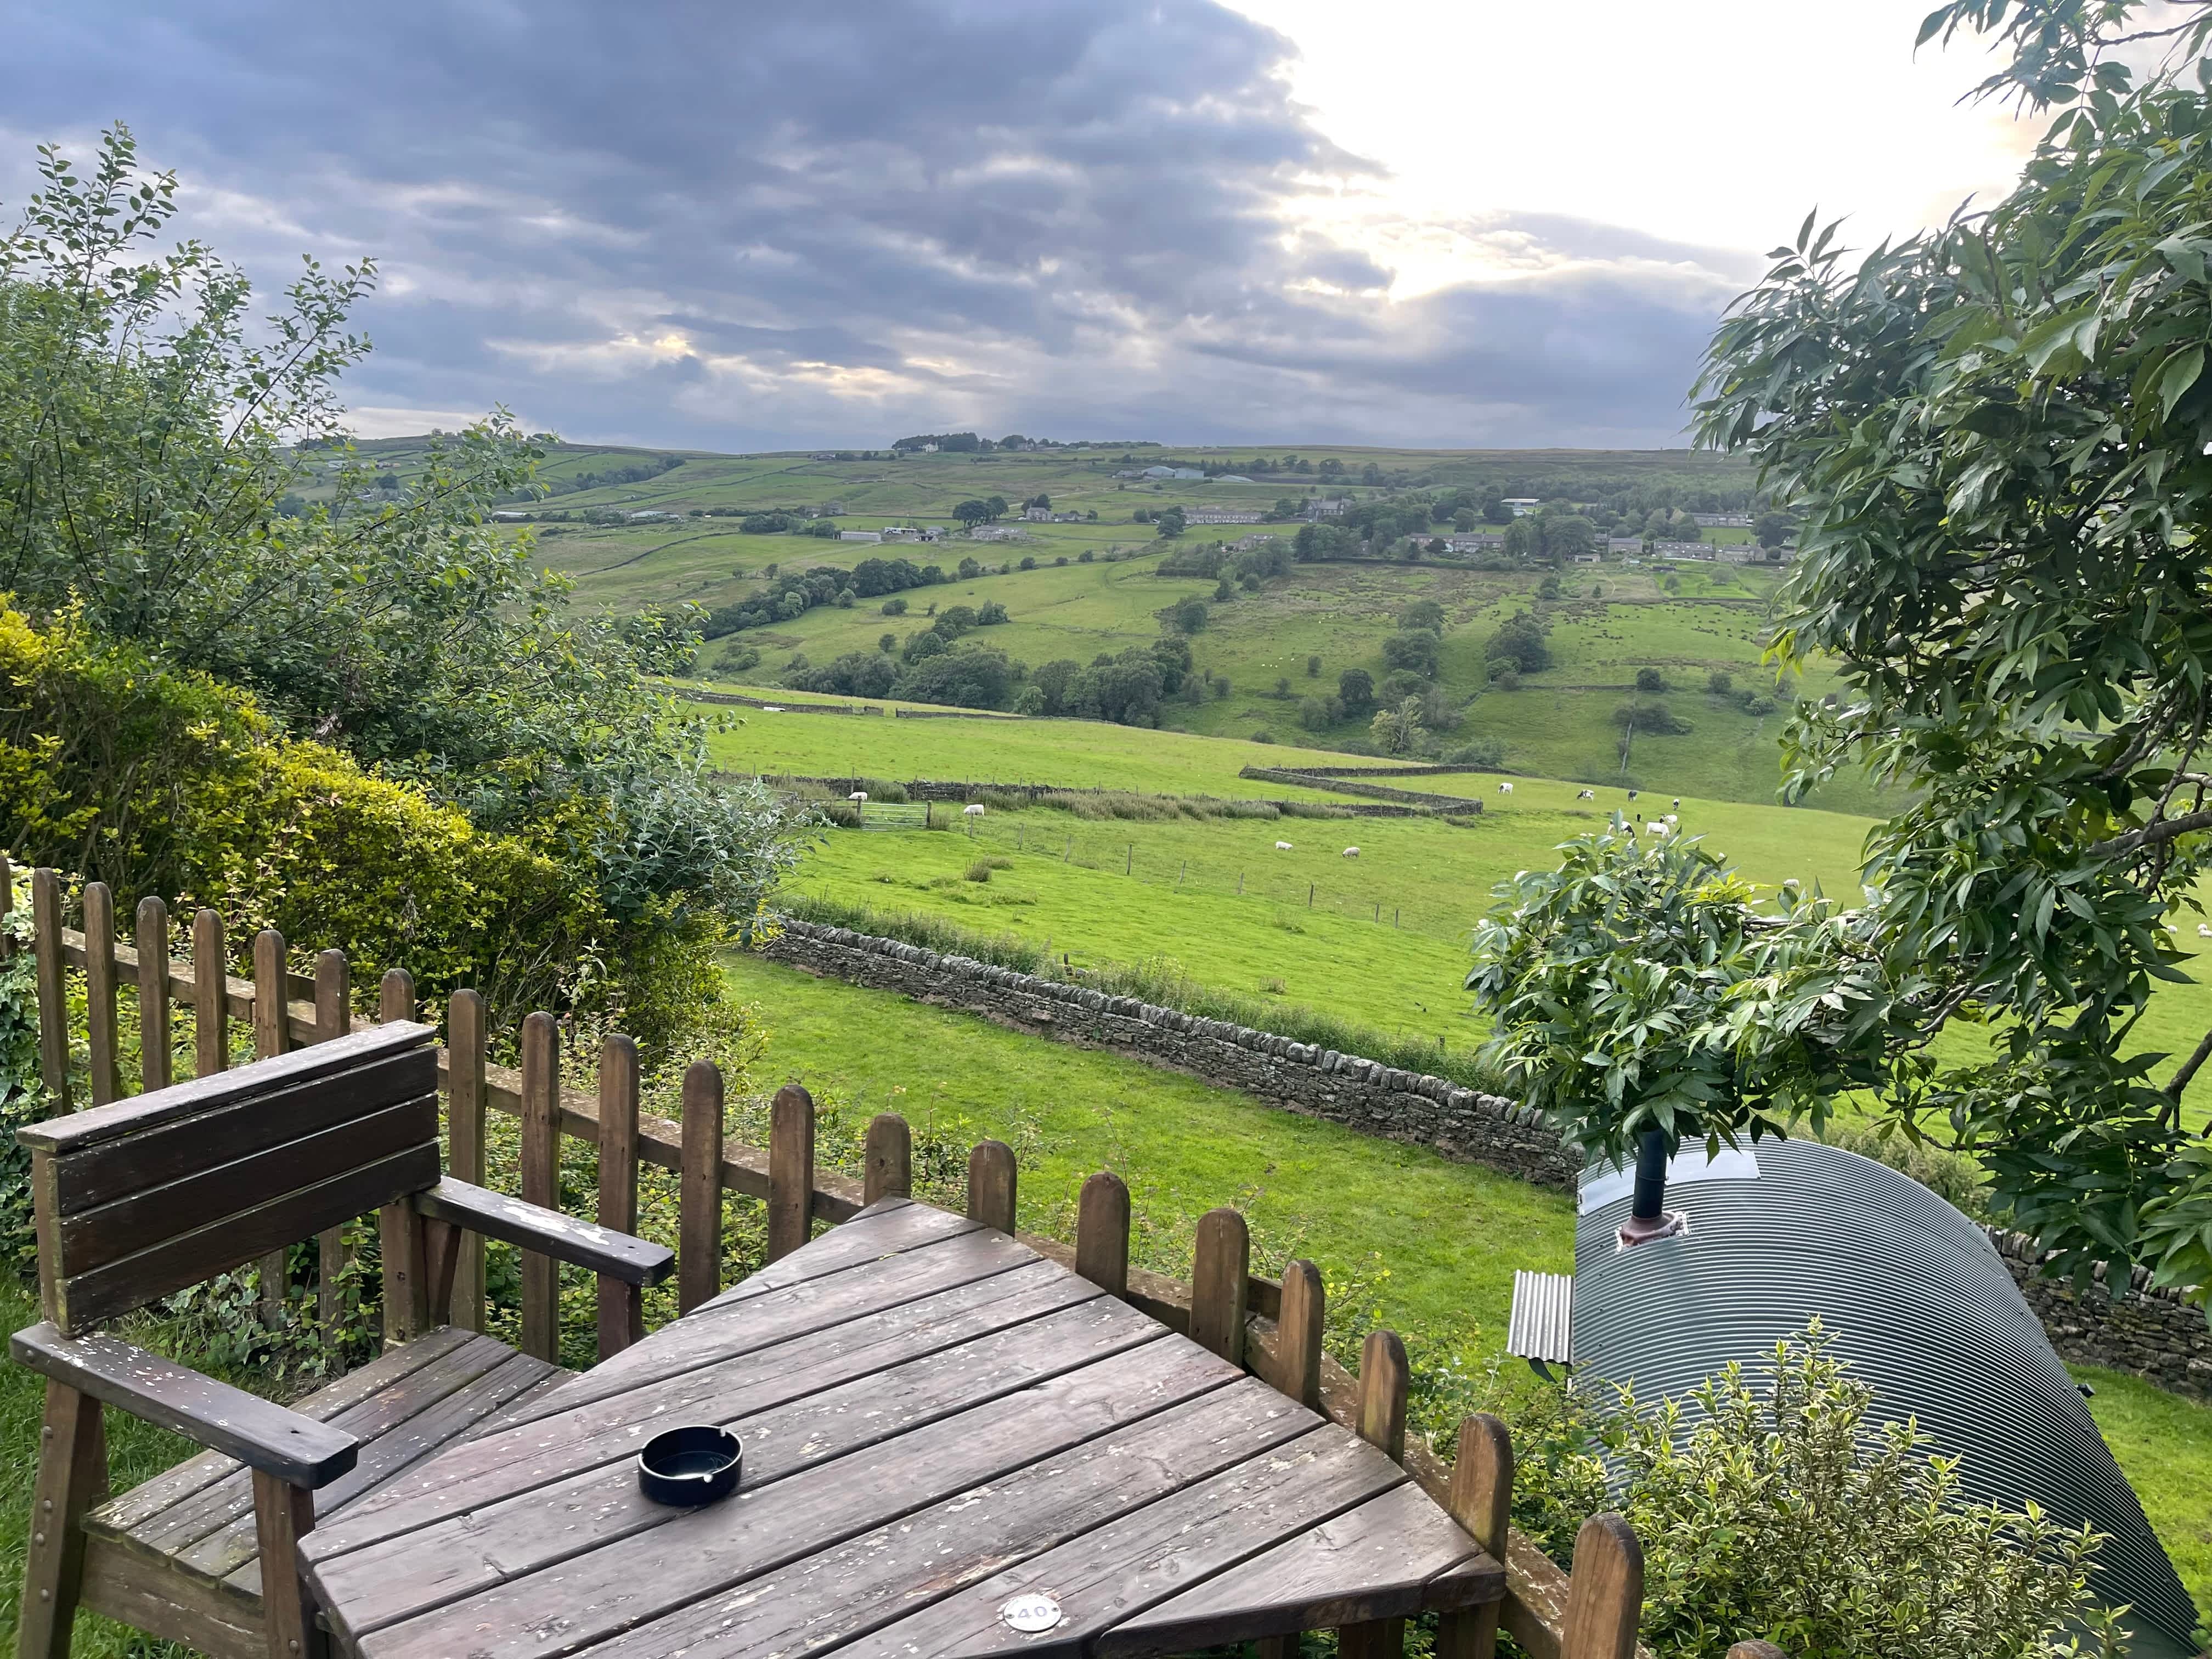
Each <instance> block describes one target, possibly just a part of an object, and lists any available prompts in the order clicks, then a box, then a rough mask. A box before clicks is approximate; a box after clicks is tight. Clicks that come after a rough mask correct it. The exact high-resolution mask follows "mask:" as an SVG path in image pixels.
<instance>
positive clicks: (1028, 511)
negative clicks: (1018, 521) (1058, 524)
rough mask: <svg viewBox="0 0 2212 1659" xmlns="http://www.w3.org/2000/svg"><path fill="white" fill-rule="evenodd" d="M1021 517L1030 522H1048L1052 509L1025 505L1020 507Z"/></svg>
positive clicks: (1049, 521)
mask: <svg viewBox="0 0 2212 1659" xmlns="http://www.w3.org/2000/svg"><path fill="white" fill-rule="evenodd" d="M1022 517H1023V518H1024V519H1026V520H1029V522H1030V523H1031V524H1050V523H1051V522H1052V509H1051V508H1050V507H1024V508H1023V509H1022Z"/></svg>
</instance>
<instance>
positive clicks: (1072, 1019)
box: [763, 917, 2212, 1399]
mask: <svg viewBox="0 0 2212 1659" xmlns="http://www.w3.org/2000/svg"><path fill="white" fill-rule="evenodd" d="M763 953H764V954H765V955H766V956H768V957H769V959H770V960H772V961H776V962H781V963H786V964H787V965H789V966H791V967H795V968H800V969H805V970H806V971H808V972H811V973H816V974H824V975H833V976H835V977H836V978H838V979H842V980H845V981H849V982H850V983H853V984H855V985H861V986H866V987H870V988H872V989H877V990H886V991H896V992H897V993H899V994H902V995H904V996H908V997H912V998H914V999H915V1000H917V1001H922V1002H929V1003H933V1004H936V1005H939V1006H944V1007H952V1008H960V1009H963V1010H965V1011H967V1012H970V1013H977V1014H981V1015H983V1016H984V1017H985V1018H989V1019H993V1020H995V1021H997V1022H999V1023H1000V1024H1006V1025H1011V1026H1014V1027H1016V1028H1017V1029H1019V1030H1026V1031H1031V1032H1034V1033H1036V1035H1038V1036H1047V1037H1051V1038H1054V1039H1056V1040H1058V1041H1060V1042H1073V1043H1078V1044H1080V1045H1083V1046H1085V1047H1093V1048H1110V1049H1114V1050H1115V1051H1117V1052H1120V1053H1124V1054H1133V1055H1136V1056H1137V1057H1139V1058H1140V1059H1144V1060H1150V1061H1151V1062H1152V1063H1153V1064H1155V1065H1159V1066H1169V1067H1171V1068H1173V1069H1174V1070H1176V1071H1180V1072H1185V1073H1189V1074H1190V1075H1192V1076H1194V1077H1196V1078H1198V1079H1200V1080H1202V1081H1204V1082H1207V1083H1212V1084H1217V1085H1220V1086H1222V1087H1224V1088H1230V1089H1235V1090H1237V1091H1240V1092H1241V1093H1243V1094H1248V1095H1250V1096H1252V1097H1255V1099H1259V1100H1261V1101H1264V1102H1266V1103H1267V1104H1269V1105H1271V1106H1275V1107H1278V1108H1279V1109H1283V1110H1285V1111H1291V1112H1297V1113H1300V1114H1302V1115H1304V1116H1307V1117H1318V1118H1326V1119H1328V1121H1331V1122H1335V1123H1341V1124H1344V1125H1346V1127H1350V1128H1353V1129H1357V1130H1358V1131H1359V1132H1360V1133H1363V1134H1370V1135H1374V1136H1376V1137H1378V1138H1380V1139H1386V1140H1396V1141H1402V1142H1406V1143H1407V1144H1410V1145H1413V1146H1425V1147H1427V1148H1429V1149H1430V1150H1431V1151H1432V1152H1437V1153H1438V1154H1440V1155H1442V1156H1443V1157H1445V1158H1450V1159H1452V1160H1454V1161H1455V1162H1458V1163H1472V1164H1483V1165H1486V1167H1488V1168H1490V1169H1493V1170H1498V1172H1499V1173H1501V1174H1503V1175H1508V1176H1513V1177H1514V1178H1515V1179H1516V1180H1521V1181H1526V1182H1530V1183H1531V1184H1533V1185H1535V1186H1539V1187H1547V1188H1552V1189H1553V1190H1554V1191H1563V1192H1572V1191H1573V1190H1574V1189H1575V1186H1576V1183H1577V1178H1578V1176H1579V1174H1580V1170H1581V1160H1580V1158H1578V1157H1577V1155H1576V1154H1575V1153H1574V1152H1572V1151H1571V1149H1570V1148H1569V1147H1568V1146H1567V1145H1566V1143H1565V1141H1564V1140H1562V1139H1560V1137H1559V1133H1558V1132H1557V1131H1556V1130H1554V1129H1553V1127H1551V1126H1550V1124H1549V1123H1548V1122H1547V1121H1546V1120H1545V1117H1544V1115H1543V1114H1542V1113H1541V1112H1540V1111H1538V1110H1537V1109H1535V1108H1534V1107H1533V1106H1524V1105H1519V1104H1516V1103H1514V1102H1513V1101H1510V1100H1507V1099H1504V1097H1500V1096H1498V1095H1492V1094H1485V1093H1483V1092H1482V1091H1480V1090H1475V1089H1469V1088H1468V1087H1466V1086H1465V1085H1462V1084H1458V1083H1455V1082H1453V1081H1452V1080H1451V1079H1449V1078H1441V1077H1435V1076H1431V1075H1428V1074H1425V1073H1415V1072H1406V1071H1401V1070H1399V1069H1397V1068H1396V1067H1395V1066H1384V1065H1382V1064H1380V1063H1379V1062H1377V1061H1376V1060H1368V1059H1365V1058H1364V1057H1362V1056H1360V1055H1358V1054H1340V1053H1338V1052H1337V1051H1336V1050H1335V1049H1334V1048H1317V1047H1316V1046H1315V1045H1314V1044H1312V1043H1305V1042H1294V1041H1292V1040H1291V1038H1289V1037H1285V1036H1277V1035H1276V1034H1274V1033H1273V1032H1270V1031H1262V1030H1255V1028H1253V1027H1251V1026H1249V1025H1237V1024H1232V1023H1231V1022H1230V1021H1227V1020H1219V1019H1208V1018H1203V1017H1201V1016H1199V1015H1195V1014H1186V1013H1184V1012H1181V1011H1180V1010H1178V1009H1174V1008H1164V1007H1160V1006H1157V1005H1155V1004H1152V1003H1148V1002H1143V1001H1140V1000H1138V999H1137V998H1134V997H1117V996H1109V995H1107V994H1105V993H1104V992H1103V991H1097V990H1093V989H1091V988H1090V987H1085V986H1083V985H1079V984H1069V983H1066V982H1065V981H1060V980H1054V979H1046V978H1043V977H1042V976H1041V975H1036V974H1025V973H1022V972H1020V971H1019V970H1018V969H1012V968H1000V967H994V966H993V965H992V964H991V963H984V962H978V961H976V960H975V958H974V957H962V956H951V955H947V954H945V953H944V952H941V951H932V950H927V949H926V948H924V947H923V946H921V945H908V944H906V943H904V942H903V941H902V940H899V939H884V938H883V937H881V936H880V935H878V934H874V933H855V932H854V931H853V930H852V929H850V928H847V927H825V926H823V925H822V924H820V923H818V922H810V921H799V920H798V919H797V918H795V917H786V918H784V919H783V921H782V930H781V933H779V934H778V935H777V936H776V937H775V939H773V940H771V941H770V942H769V945H767V946H766V947H765V951H764V952H763ZM1984 1231H1987V1232H1988V1234H1989V1236H1990V1240H1991V1242H1992V1243H1995V1245H1996V1248H1997V1252H1998V1254H1999V1255H2001V1256H2002V1258H2003V1260H2004V1264H2005V1267H2006V1268H2007V1270H2008V1271H2009V1272H2010V1273H2011V1274H2012V1276H2013V1279H2014V1281H2015V1283H2017V1284H2018V1285H2019V1286H2020V1288H2021V1294H2023V1295H2024V1296H2026V1297H2027V1302H2028V1305H2029V1306H2030V1307H2031V1308H2033V1310H2035V1314H2036V1316H2037V1317H2038V1318H2039V1319H2040V1320H2041V1321H2042V1322H2043V1325H2044V1328H2045V1331H2047V1332H2048V1333H2049V1334H2050V1337H2051V1346H2053V1347H2055V1348H2056V1349H2057V1351H2058V1353H2059V1355H2060V1357H2061V1358H2064V1359H2068V1360H2070V1361H2073V1362H2075V1363H2077V1364H2093V1365H2103V1366H2106V1367H2109V1368H2110V1369H2112V1370H2120V1371H2128V1372H2131V1373H2133V1374H2134V1375H2136V1376H2142V1377H2145V1378H2148V1380H2149V1381H2151V1382H2154V1383H2158V1384H2159V1385H2160V1387H2162V1388H2165V1389H2171V1390H2172V1391H2173V1392H2175V1393H2177V1394H2185V1395H2194V1396H2196V1397H2197V1398H2199V1399H2212V1327H2208V1325H2207V1323H2206V1319H2205V1314H2204V1310H2203V1309H2202V1308H2199V1307H2197V1306H2195V1305H2194V1304H2191V1303H2188V1302H2185V1301H2184V1300H2182V1298H2181V1297H2180V1296H2179V1293H2178V1292H2176V1291H2170V1290H2163V1289H2160V1288H2157V1287H2154V1286H2153V1285H2151V1283H2150V1278H2149V1274H2148V1272H2147V1271H2146V1270H2145V1269H2143V1268H2141V1267H2137V1268H2136V1269H2135V1271H2134V1275H2133V1278H2132V1280H2131V1282H2130V1285H2129V1287H2128V1292H2127V1293H2126V1294H2124V1295H2123V1296H2121V1297H2118V1299H2117V1300H2115V1299H2114V1298H2113V1297H2112V1295H2111V1293H2110V1287H2109V1285H2107V1283H2106V1274H2105V1273H2104V1270H2103V1269H2102V1268H2100V1269H2099V1270H2098V1273H2097V1278H2096V1280H2095V1283H2094V1284H2093V1286H2092V1288H2091V1289H2090V1290H2089V1291H2088V1292H2087V1294H2086V1295H2084V1296H2082V1297H2076V1296H2075V1293H2074V1290H2073V1287H2072V1285H2070V1284H2069V1283H2068V1282H2067V1281H2065V1280H2063V1279H2050V1278H2046V1277H2045V1276H2044V1274H2043V1273H2042V1272H2041V1271H2040V1262H2041V1256H2040V1255H2039V1252H2038V1251H2037V1250H2036V1249H2035V1246H2034V1242H2033V1240H2032V1239H2029V1238H2027V1237H2025V1236H2024V1235H2022V1234H2019V1233H2011V1232H2005V1231H2001V1230H1999V1229H1996V1228H1986V1229H1984Z"/></svg>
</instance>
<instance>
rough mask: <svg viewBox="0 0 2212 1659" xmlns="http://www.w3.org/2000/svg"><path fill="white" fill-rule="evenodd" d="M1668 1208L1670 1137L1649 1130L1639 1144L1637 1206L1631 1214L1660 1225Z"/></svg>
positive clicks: (1659, 1131) (1636, 1218)
mask: <svg viewBox="0 0 2212 1659" xmlns="http://www.w3.org/2000/svg"><path fill="white" fill-rule="evenodd" d="M1666 1205H1667V1133H1666V1131H1665V1130H1663V1129H1646V1130H1645V1131H1644V1134H1643V1136H1642V1138H1641V1139H1638V1142H1637V1144H1636V1202H1635V1205H1634V1206H1633V1207H1632V1209H1631V1210H1630V1211H1629V1215H1630V1217H1631V1218H1632V1219H1634V1220H1637V1221H1656V1220H1658V1219H1659V1218H1660V1216H1661V1215H1662V1213H1663V1212H1664V1211H1665V1209H1666Z"/></svg>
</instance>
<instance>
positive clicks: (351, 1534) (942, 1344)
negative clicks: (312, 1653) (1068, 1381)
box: [306, 1264, 1152, 1562]
mask: <svg viewBox="0 0 2212 1659" xmlns="http://www.w3.org/2000/svg"><path fill="white" fill-rule="evenodd" d="M1086 1291H1089V1287H1088V1286H1083V1285H1071V1284H1069V1283H1068V1282H1067V1281H1066V1278H1065V1277H1064V1276H1061V1275H1055V1274H1054V1273H1051V1272H1049V1271H1048V1270H1045V1269H1043V1268H1042V1264H1032V1266H1030V1267H1026V1268H1023V1269H1020V1270H1018V1271H1017V1272H1015V1273H1003V1274H999V1275H996V1276H994V1277H993V1278H991V1279H986V1280H982V1281H981V1282H979V1283H977V1284H975V1285H963V1286H961V1287H959V1288H958V1289H956V1290H953V1291H945V1292H943V1293H941V1294H939V1295H938V1296H935V1297H928V1298H926V1299H925V1300H924V1301H921V1302H919V1303H913V1304H907V1305H906V1306H904V1307H902V1308H899V1309H896V1310H892V1311H891V1313H890V1315H889V1316H886V1317H885V1318H884V1319H882V1320H870V1321H848V1322H845V1323H843V1324H840V1325H836V1326H832V1327H831V1328H829V1329H828V1330H826V1331H817V1332H815V1333H813V1334H811V1335H808V1336H806V1337H803V1338H800V1339H799V1340H795V1341H793V1342H790V1343H787V1344H786V1345H784V1346H781V1347H779V1348H776V1349H774V1350H772V1351H770V1352H769V1353H768V1354H765V1355H764V1354H763V1353H760V1352H749V1353H744V1354H739V1355H736V1356H734V1357H733V1358H731V1359H729V1360H728V1361H726V1362H725V1363H724V1364H720V1365H708V1366H702V1367H699V1368H696V1369H694V1370H687V1371H684V1372H682V1373H679V1374H678V1375H677V1376H672V1377H665V1378H662V1379H659V1380H658V1381H655V1382H652V1383H645V1384H643V1385H641V1387H639V1388H637V1389H633V1390H632V1391H630V1392H629V1393H628V1394H623V1395H617V1396H615V1397H613V1398H611V1399H605V1400H595V1401H590V1402H588V1403H586V1404H585V1405H583V1406H580V1407H574V1408H572V1409H570V1410H568V1411H564V1412H558V1413H549V1414H547V1415H544V1416H541V1417H538V1418H536V1419H532V1421H530V1422H527V1423H523V1424H520V1425H517V1426H515V1427H513V1428H511V1429H507V1430H504V1431H501V1432H499V1433H496V1434H486V1435H484V1436H483V1437H480V1438H478V1439H477V1440H474V1441H472V1442H471V1443H470V1444H469V1445H467V1446H465V1447H462V1448H459V1449H456V1450H455V1451H454V1452H453V1454H452V1455H449V1456H447V1457H442V1458H440V1459H439V1460H438V1461H437V1463H436V1465H435V1467H428V1468H424V1469H422V1470H421V1471H418V1472H417V1473H416V1474H413V1475H411V1476H406V1477H403V1478H401V1479H400V1480H396V1481H393V1482H392V1483H390V1484H389V1485H388V1486H386V1487H385V1488H384V1489H383V1490H382V1491H380V1492H377V1493H376V1494H375V1496H374V1498H370V1499H368V1500H366V1501H364V1502H363V1503H362V1504H360V1505H358V1506H357V1507H356V1509H355V1510H353V1511H351V1512H350V1513H349V1514H347V1515H344V1516H339V1517H337V1519H336V1520H335V1521H333V1522H331V1524H330V1525H329V1526H327V1527H319V1528H316V1529H315V1532H314V1533H313V1535H312V1536H311V1538H310V1539H309V1540H307V1542H306V1553H307V1559H308V1560H309V1561H310V1562H324V1561H330V1560H333V1559H337V1557H339V1556H342V1555H344V1554H347V1553H350V1552H353V1551H356V1550H359V1549H362V1548H363V1547H366V1546H368V1545H372V1544H374V1543H377V1542H380V1541H382V1540H385V1539H387V1538H396V1537H398V1536H399V1535H401V1534H405V1533H410V1532H413V1531H416V1530H417V1529H419V1528H422V1527H425V1526H428V1525H429V1524H431V1523H432V1522H437V1521H441V1520H444V1519H446V1518H447V1517H449V1516H458V1515H460V1514H463V1513H465V1511H467V1510H471V1509H473V1508H477V1507H480V1506H482V1505H485V1504H494V1503H497V1502H499V1501H501V1499H504V1498H511V1497H513V1496H515V1495H517V1494H519V1493H520V1492H526V1491H529V1490H531V1489H532V1488H534V1487H537V1486H546V1485H550V1483H552V1482H554V1481H556V1480H562V1479H564V1478H566V1477H568V1476H571V1475H574V1474H580V1473H583V1472H585V1471H587V1470H590V1469H593V1468H599V1467H601V1466H603V1465H605V1464H606V1463H608V1462H614V1461H617V1460H619V1459H623V1458H627V1457H632V1456H635V1455H636V1453H637V1450H638V1448H639V1447H640V1446H641V1444H642V1443H644V1441H646V1440H647V1439H648V1438H650V1437H652V1436H653V1434H655V1433H658V1432H659V1430H660V1429H662V1428H664V1427H667V1426H671V1425H675V1424H678V1423H690V1422H708V1421H735V1420H737V1419H740V1418H744V1417H748V1416H750V1415H752V1414H754V1413H758V1412H763V1411H766V1410H768V1409H769V1408H770V1407H775V1406H780V1405H783V1404H785V1403H786V1402H787V1401H793V1400H799V1399H803V1398H805V1396H807V1395H813V1394H818V1393H821V1392H823V1391H824V1390H826V1389H833V1388H836V1387H837V1386H838V1385H840V1384H842V1383H850V1382H852V1381H854V1380H855V1379H860V1378H865V1377H866V1376H871V1375H873V1374H874V1373H877V1372H879V1371H883V1370H888V1369H890V1368H891V1367H893V1366H896V1365H898V1364H902V1363H904V1362H906V1361H908V1360H913V1359H917V1358H921V1357H923V1356H924V1355H927V1354H928V1353H931V1352H936V1351H938V1350H940V1349H944V1348H946V1347H950V1346H957V1345H958V1344H959V1343H961V1342H963V1341H967V1340H972V1339H973V1338H975V1337H978V1336H981V1335H983V1334H987V1333H988V1332H991V1331H994V1330H1000V1329H1003V1328H1008V1327H1013V1326H1019V1325H1022V1324H1024V1323H1027V1322H1030V1321H1032V1320H1036V1319H1039V1318H1042V1316H1046V1315H1048V1314H1052V1313H1054V1312H1056V1311H1058V1310H1061V1309H1064V1308H1067V1307H1069V1306H1072V1305H1079V1304H1087V1303H1089V1302H1092V1301H1097V1300H1098V1299H1099V1298H1098V1297H1097V1295H1096V1293H1095V1292H1090V1293H1089V1294H1086ZM1125 1311H1127V1310H1125ZM1111 1324H1112V1327H1113V1328H1114V1329H1115V1331H1116V1332H1117V1333H1118V1334H1119V1340H1122V1341H1124V1342H1127V1341H1136V1340H1146V1339H1148V1338H1149V1337H1150V1336H1151V1334H1152V1333H1151V1332H1150V1331H1149V1330H1147V1329H1146V1327H1145V1324H1144V1323H1143V1320H1142V1316H1135V1317H1133V1318H1116V1319H1115V1320H1114V1321H1112V1322H1111ZM556 1397H558V1396H556Z"/></svg>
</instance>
